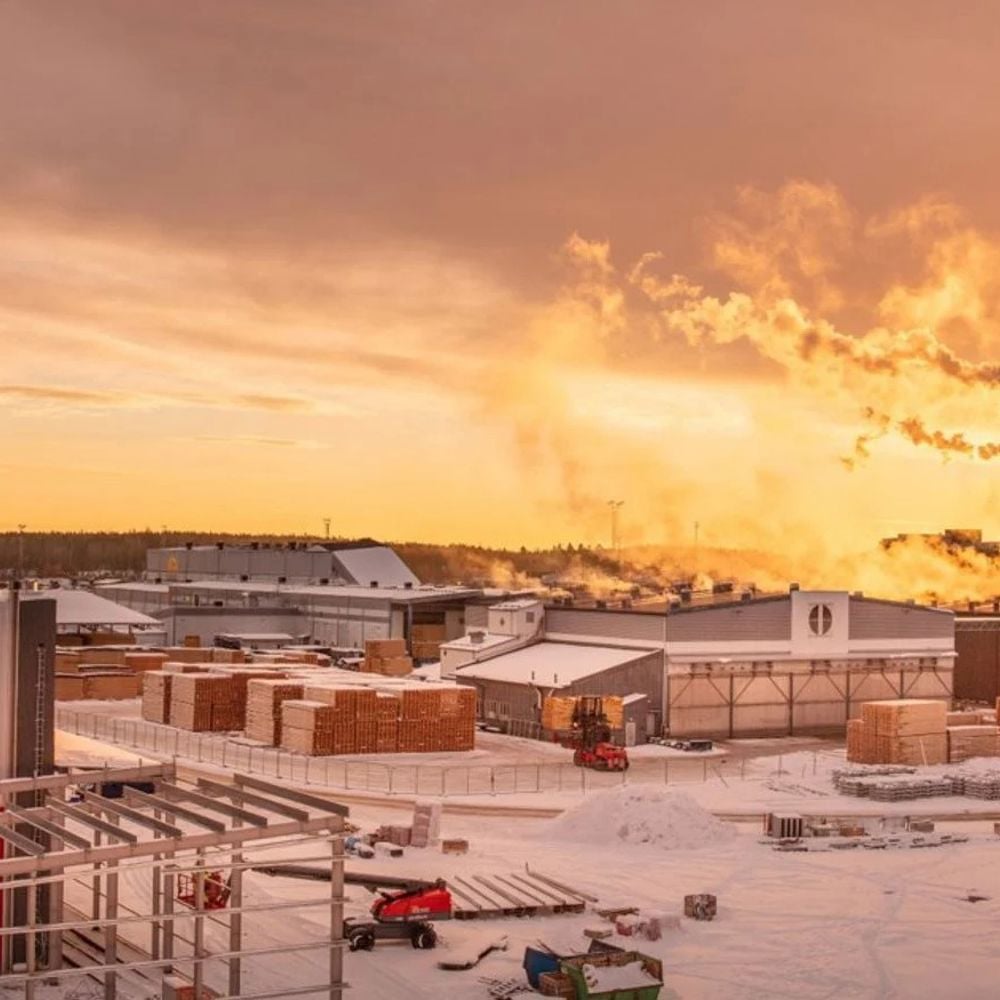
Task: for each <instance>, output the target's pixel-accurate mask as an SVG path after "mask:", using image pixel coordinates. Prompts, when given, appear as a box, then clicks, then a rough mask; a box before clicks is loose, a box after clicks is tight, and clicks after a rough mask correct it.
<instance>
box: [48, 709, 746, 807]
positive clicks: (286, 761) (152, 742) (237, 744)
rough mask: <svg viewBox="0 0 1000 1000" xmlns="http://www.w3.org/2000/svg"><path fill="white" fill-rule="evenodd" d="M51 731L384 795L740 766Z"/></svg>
mask: <svg viewBox="0 0 1000 1000" xmlns="http://www.w3.org/2000/svg"><path fill="white" fill-rule="evenodd" d="M56 727H57V728H59V729H61V730H64V731H66V732H70V733H76V734H78V735H80V736H87V737H90V738H92V739H95V740H100V741H102V742H104V743H113V744H116V745H118V746H123V747H127V748H129V749H130V750H134V751H137V752H139V753H142V752H143V751H145V752H147V753H149V754H150V755H152V756H154V757H157V758H160V759H169V758H174V757H176V758H178V759H180V760H190V761H195V762H198V763H202V764H212V765H215V766H217V767H221V768H226V769H230V770H234V771H242V772H244V773H246V774H257V775H261V776H262V777H269V778H277V779H280V780H282V781H293V782H296V783H298V784H303V785H324V786H327V787H329V788H336V789H338V790H356V791H363V792H373V793H382V794H385V795H405V796H422V795H426V796H433V797H438V796H440V797H457V796H477V795H516V794H537V793H557V792H580V793H582V792H587V791H590V790H591V789H598V788H609V787H612V786H615V785H622V784H625V783H629V784H639V783H642V784H673V783H676V782H700V781H707V780H708V779H710V778H716V777H719V778H722V780H731V779H734V778H735V779H737V780H739V779H741V778H743V777H745V765H746V761H745V760H742V761H736V762H729V761H725V760H722V759H720V758H717V757H713V758H708V757H706V758H701V759H693V760H689V759H684V758H679V757H663V758H660V759H656V758H652V759H650V758H643V757H638V758H637V759H634V760H633V761H632V763H631V766H630V768H629V770H628V771H595V770H591V769H590V768H585V767H576V766H575V765H574V764H572V763H568V762H567V763H557V762H552V763H541V762H539V763H523V764H518V763H512V764H455V765H442V764H410V763H403V762H401V763H391V764H389V763H383V762H382V761H371V760H348V759H346V758H343V757H307V756H304V755H302V754H297V753H290V752H289V751H287V750H282V749H280V748H277V747H267V746H262V745H260V744H252V743H249V742H247V741H241V740H239V739H235V738H232V737H230V736H227V735H223V734H219V733H192V732H189V731H188V730H186V729H175V728H173V727H171V726H162V725H158V724H157V723H154V722H146V721H144V720H142V719H122V718H117V717H115V716H109V715H103V714H100V713H96V712H77V711H73V710H71V709H67V708H63V707H57V708H56Z"/></svg>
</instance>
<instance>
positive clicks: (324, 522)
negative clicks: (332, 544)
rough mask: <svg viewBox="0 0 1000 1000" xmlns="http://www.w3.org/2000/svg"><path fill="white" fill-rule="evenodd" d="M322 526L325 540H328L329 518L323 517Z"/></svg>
mask: <svg viewBox="0 0 1000 1000" xmlns="http://www.w3.org/2000/svg"><path fill="white" fill-rule="evenodd" d="M323 527H324V528H326V540H327V541H330V518H328V517H324V518H323Z"/></svg>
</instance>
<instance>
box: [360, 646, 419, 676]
mask: <svg viewBox="0 0 1000 1000" xmlns="http://www.w3.org/2000/svg"><path fill="white" fill-rule="evenodd" d="M365 671H366V673H370V674H382V675H383V676H384V677H405V676H406V675H407V674H410V673H412V672H413V660H412V659H410V657H409V656H407V654H406V641H405V640H403V639H369V640H368V641H367V642H366V643H365Z"/></svg>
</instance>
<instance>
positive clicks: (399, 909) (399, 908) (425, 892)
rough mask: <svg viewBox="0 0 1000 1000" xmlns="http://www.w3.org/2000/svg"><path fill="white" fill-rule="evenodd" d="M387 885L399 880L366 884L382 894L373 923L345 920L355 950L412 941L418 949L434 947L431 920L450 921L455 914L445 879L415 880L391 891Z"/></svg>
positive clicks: (347, 935)
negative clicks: (385, 943) (453, 913)
mask: <svg viewBox="0 0 1000 1000" xmlns="http://www.w3.org/2000/svg"><path fill="white" fill-rule="evenodd" d="M359 881H360V880H359ZM398 881H399V882H403V880H398ZM384 882H392V883H397V880H396V879H385V880H382V879H379V880H378V884H376V880H375V879H373V880H372V881H371V882H370V883H366V884H367V885H368V888H369V889H371V890H372V891H373V892H377V893H378V899H376V900H375V902H374V903H372V908H371V914H372V919H371V920H364V919H357V918H353V917H352V918H348V919H347V920H345V921H344V936H345V937H346V938H347V943H348V945H349V946H350V949H351V951H371V950H372V949H373V948H374V947H375V942H376V941H409V942H410V944H412V945H413V947H414V948H433V947H434V946H435V945H436V944H437V931H436V930H435V929H434V926H433V924H432V923H431V921H432V920H450V919H451V913H452V898H451V893H450V892H449V891H448V887H447V885H446V884H445V882H444V880H443V879H436V880H435V881H433V882H419V881H412V882H409V883H405V884H404V885H403V887H402V888H398V889H394V890H392V891H388V892H387V891H386V890H385V889H384V888H382V887H381V886H382V884H384Z"/></svg>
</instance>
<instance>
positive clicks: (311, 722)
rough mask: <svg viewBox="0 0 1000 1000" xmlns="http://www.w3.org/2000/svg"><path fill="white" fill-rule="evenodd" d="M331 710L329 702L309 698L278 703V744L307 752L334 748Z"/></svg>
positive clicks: (316, 753) (319, 752)
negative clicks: (324, 702) (279, 719)
mask: <svg viewBox="0 0 1000 1000" xmlns="http://www.w3.org/2000/svg"><path fill="white" fill-rule="evenodd" d="M334 712H335V709H334V707H333V706H332V705H325V704H323V702H321V701H310V700H308V699H289V700H288V701H284V702H282V703H281V746H282V747H284V749H286V750H294V751H296V752H297V753H304V754H307V755H309V756H326V755H329V754H330V753H332V752H333V750H332V748H333V733H334Z"/></svg>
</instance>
